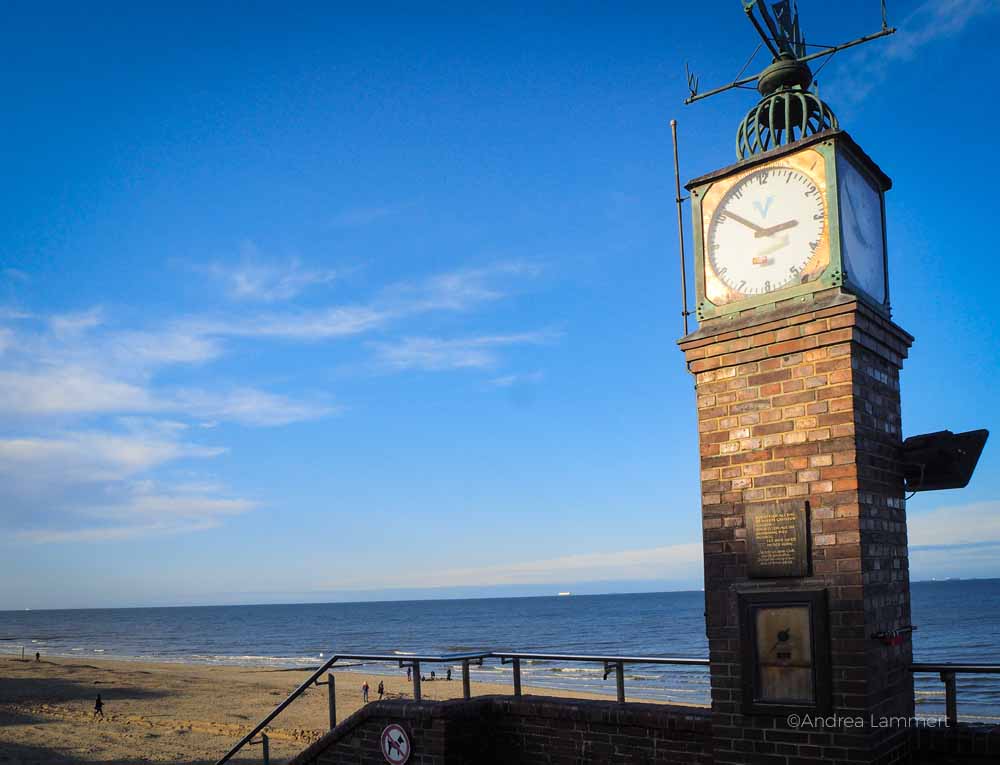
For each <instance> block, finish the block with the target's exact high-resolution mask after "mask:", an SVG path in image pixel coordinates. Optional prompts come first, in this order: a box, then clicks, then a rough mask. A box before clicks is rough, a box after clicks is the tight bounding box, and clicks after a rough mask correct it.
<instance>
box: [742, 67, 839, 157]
mask: <svg viewBox="0 0 1000 765" xmlns="http://www.w3.org/2000/svg"><path fill="white" fill-rule="evenodd" d="M811 82H812V73H811V72H810V71H809V67H808V66H807V65H806V64H804V63H802V62H801V61H798V60H797V59H796V58H795V57H794V56H793V55H792V54H789V53H783V54H782V55H781V56H780V57H779V58H778V60H777V61H775V62H774V63H773V64H771V65H770V66H769V67H767V69H765V70H764V71H763V72H762V73H761V75H760V79H759V80H758V83H757V88H758V90H760V92H761V94H762V96H763V98H761V100H760V101H759V102H758V103H757V105H756V106H754V107H753V108H752V109H750V111H749V112H747V116H746V117H744V119H743V121H742V122H741V123H740V126H739V128H738V129H737V131H736V156H737V157H738V158H739V159H747V158H748V157H750V156H753V155H754V154H759V153H761V152H763V151H767V150H768V149H775V148H777V147H779V146H782V145H785V144H789V143H792V142H793V141H798V140H800V139H802V138H807V137H808V136H810V135H813V134H814V133H820V132H822V131H824V130H831V129H833V130H836V129H837V128H839V127H840V124H839V122H838V121H837V115H835V114H834V113H833V110H832V109H831V108H830V107H829V106H827V105H826V104H825V103H824V102H823V100H822V99H821V98H820V97H819V96H818V95H817V94H816V93H815V92H813V91H811V90H809V85H810V83H811Z"/></svg>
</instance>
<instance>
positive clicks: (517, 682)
mask: <svg viewBox="0 0 1000 765" xmlns="http://www.w3.org/2000/svg"><path fill="white" fill-rule="evenodd" d="M514 695H515V696H520V695H521V660H520V659H514Z"/></svg>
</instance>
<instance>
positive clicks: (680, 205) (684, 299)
mask: <svg viewBox="0 0 1000 765" xmlns="http://www.w3.org/2000/svg"><path fill="white" fill-rule="evenodd" d="M670 132H671V134H672V135H673V138H674V189H675V192H674V202H676V203H677V238H678V239H679V241H680V251H681V316H682V317H683V319H684V335H685V336H687V333H688V316H690V315H691V312H690V311H688V287H687V267H686V264H685V258H684V200H685V199H687V197H682V196H681V171H680V162H679V161H678V159H677V120H670Z"/></svg>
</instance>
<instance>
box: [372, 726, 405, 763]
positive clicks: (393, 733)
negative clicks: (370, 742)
mask: <svg viewBox="0 0 1000 765" xmlns="http://www.w3.org/2000/svg"><path fill="white" fill-rule="evenodd" d="M380 743H381V746H382V756H383V757H385V761H386V762H389V763H392V765H403V763H405V762H406V761H408V760H409V759H410V751H411V748H410V737H409V736H408V735H407V733H406V731H405V730H403V728H402V726H400V725H397V724H396V723H392V724H391V725H387V726H385V730H383V731H382V737H381V739H380Z"/></svg>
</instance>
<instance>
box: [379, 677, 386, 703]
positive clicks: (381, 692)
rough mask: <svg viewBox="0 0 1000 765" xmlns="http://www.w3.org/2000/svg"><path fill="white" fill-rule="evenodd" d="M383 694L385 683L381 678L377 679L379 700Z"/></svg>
mask: <svg viewBox="0 0 1000 765" xmlns="http://www.w3.org/2000/svg"><path fill="white" fill-rule="evenodd" d="M384 695H385V683H383V682H382V681H381V680H379V681H378V700H379V701H381V700H382V697H383V696H384Z"/></svg>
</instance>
